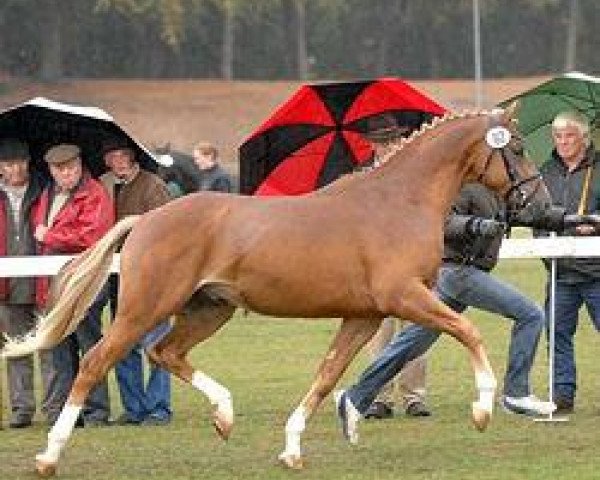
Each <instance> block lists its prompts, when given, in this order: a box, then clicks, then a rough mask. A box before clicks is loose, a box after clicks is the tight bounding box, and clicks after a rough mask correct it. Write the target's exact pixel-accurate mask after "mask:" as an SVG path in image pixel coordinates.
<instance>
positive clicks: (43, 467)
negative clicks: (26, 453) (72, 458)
mask: <svg viewBox="0 0 600 480" xmlns="http://www.w3.org/2000/svg"><path fill="white" fill-rule="evenodd" d="M35 471H36V473H37V474H38V476H40V477H42V478H49V477H53V476H54V475H56V463H48V462H45V461H43V460H39V459H38V460H36V461H35Z"/></svg>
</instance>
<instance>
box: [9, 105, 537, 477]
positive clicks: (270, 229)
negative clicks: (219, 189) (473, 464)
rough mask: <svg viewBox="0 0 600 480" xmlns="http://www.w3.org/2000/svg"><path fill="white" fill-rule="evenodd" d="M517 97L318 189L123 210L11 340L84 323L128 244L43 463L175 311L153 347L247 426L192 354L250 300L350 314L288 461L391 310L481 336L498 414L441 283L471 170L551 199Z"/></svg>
mask: <svg viewBox="0 0 600 480" xmlns="http://www.w3.org/2000/svg"><path fill="white" fill-rule="evenodd" d="M509 110H511V109H507V110H506V111H502V110H494V111H491V112H467V113H462V114H454V115H449V116H447V117H444V118H442V119H436V120H434V122H433V124H431V125H427V126H425V127H424V128H422V129H421V130H420V131H418V132H415V134H413V135H412V136H411V137H410V138H409V139H405V140H403V141H402V142H401V143H400V144H399V145H398V146H397V147H396V148H394V149H393V150H392V151H391V153H390V154H389V155H388V156H387V157H386V158H384V161H383V162H381V164H380V165H378V166H377V167H376V168H373V169H372V170H370V171H368V172H360V173H356V174H353V175H349V176H346V177H343V178H341V179H339V180H338V181H336V182H334V183H332V184H331V185H329V186H328V187H326V188H324V189H321V190H319V191H316V192H314V193H312V194H309V195H305V196H301V197H289V198H269V199H265V198H254V197H243V196H237V195H228V194H219V193H197V194H193V195H189V196H185V197H181V198H179V199H177V200H175V201H173V202H171V203H169V204H167V205H165V206H163V207H161V208H158V209H156V210H153V211H151V212H148V213H146V214H144V215H142V216H139V217H129V218H126V219H124V220H123V221H121V222H120V223H118V224H117V225H116V226H115V227H114V228H113V229H112V230H111V231H110V232H109V233H108V234H107V235H106V236H105V237H104V238H103V239H101V240H100V241H99V242H98V243H97V244H96V245H95V246H94V247H92V248H91V249H89V250H87V251H86V252H84V253H82V254H80V255H79V256H78V257H76V259H75V260H74V262H72V263H71V264H70V265H69V266H68V267H67V268H66V269H65V270H64V271H63V272H62V273H61V274H60V275H59V276H58V277H57V279H58V285H57V288H56V291H58V292H59V294H60V295H59V296H58V297H57V298H58V301H57V303H56V304H55V305H54V307H53V308H52V310H50V311H49V312H48V314H47V315H46V316H45V317H44V318H43V319H42V320H41V321H40V324H39V325H38V327H37V329H36V330H35V331H33V332H32V333H31V334H30V335H29V336H27V337H25V338H22V339H9V342H8V343H7V345H6V346H5V347H4V350H3V355H4V356H11V355H19V354H22V353H24V352H26V351H32V350H34V349H37V348H48V347H50V346H52V345H53V344H55V343H56V342H58V341H59V340H60V339H61V338H64V337H65V336H66V335H67V334H69V333H70V332H72V331H73V330H74V329H75V328H76V326H77V324H78V322H79V321H80V320H81V317H82V315H83V313H84V312H85V310H86V308H87V306H88V305H89V304H90V303H91V301H92V300H93V299H94V297H95V296H96V294H97V292H98V291H99V290H100V288H101V287H102V285H103V284H104V283H105V281H106V279H107V276H108V274H109V266H110V262H111V259H112V257H113V253H114V252H115V251H116V249H117V248H118V247H119V246H121V244H122V250H121V256H120V275H121V281H120V290H119V303H118V311H117V312H116V317H115V320H114V322H113V324H112V325H111V326H110V327H109V328H108V330H107V331H106V333H105V335H104V338H103V339H102V340H101V341H100V342H99V343H98V344H97V345H96V346H95V347H94V348H93V349H92V350H90V351H89V352H88V354H87V355H86V356H85V357H84V359H83V360H82V363H81V365H80V370H79V374H78V375H77V378H76V380H75V383H74V385H73V388H72V390H71V393H70V396H69V399H68V401H67V403H66V405H65V407H64V409H63V411H62V412H61V414H60V416H59V418H58V420H57V422H56V424H55V425H54V426H53V428H52V429H51V431H50V433H49V434H48V444H47V449H46V450H45V451H44V452H43V453H41V454H39V455H38V456H37V457H36V460H37V463H36V466H37V469H38V472H39V473H40V474H41V475H51V474H53V473H54V472H55V469H56V465H57V463H58V459H59V456H60V453H61V451H62V449H63V447H64V445H65V443H66V441H67V440H68V438H69V437H70V435H71V433H72V429H73V426H74V424H75V422H76V419H77V417H78V415H79V413H80V411H81V408H82V405H83V403H84V400H85V398H86V396H87V395H88V393H89V391H90V389H91V388H92V387H93V386H94V385H96V383H97V382H98V381H99V380H100V379H101V378H103V377H104V376H105V375H106V374H107V372H108V370H109V369H110V368H111V367H112V366H113V365H114V364H115V362H117V361H118V360H119V359H120V358H121V357H123V356H124V355H125V354H126V353H127V352H128V351H129V350H130V349H131V348H132V346H133V345H134V344H135V343H136V342H137V341H138V340H139V339H140V337H141V336H142V335H143V334H144V333H145V332H148V331H149V330H150V329H152V328H153V327H154V326H155V325H156V324H157V323H158V322H159V321H160V320H161V319H164V318H165V317H169V316H173V318H174V319H173V328H172V330H171V332H170V333H169V334H168V335H167V336H166V337H165V338H163V339H162V340H161V341H160V342H159V343H158V344H157V345H156V346H154V347H153V348H152V350H151V352H150V355H151V358H152V359H153V361H155V362H156V363H158V364H160V365H161V366H163V367H164V368H166V369H168V370H169V371H170V372H172V373H173V374H175V375H177V376H178V377H179V378H181V379H182V380H184V381H185V382H187V383H189V384H191V385H192V386H193V387H195V388H196V389H198V390H200V391H201V392H202V393H204V394H205V395H206V396H207V398H208V400H209V401H210V402H211V403H212V404H213V405H214V413H213V417H214V424H215V427H216V429H217V431H218V433H219V434H220V435H221V437H223V438H227V437H228V435H229V434H230V431H231V428H232V426H233V404H232V400H231V395H230V392H229V390H228V389H227V388H225V387H224V386H223V385H221V384H219V383H218V382H216V381H215V380H213V379H212V378H211V377H210V376H208V375H207V374H206V373H204V372H202V371H200V370H196V369H195V368H194V367H193V366H192V365H190V363H188V361H187V360H186V356H187V354H188V352H189V351H190V349H191V348H192V347H194V346H195V345H196V344H198V343H199V342H201V341H203V340H205V339H207V338H208V337H210V336H211V335H213V334H214V333H215V332H216V331H217V330H218V329H219V328H221V327H222V326H223V325H224V324H225V323H226V322H227V321H228V320H229V319H230V318H231V316H232V315H233V313H234V311H235V309H236V307H241V308H244V309H248V310H252V311H255V312H259V313H262V314H266V315H275V316H278V317H294V318H296V317H305V318H323V317H342V318H343V321H342V322H341V325H340V329H339V331H338V333H337V335H336V336H335V338H334V339H333V342H332V344H331V346H330V348H329V350H328V352H327V354H326V356H325V358H324V360H323V361H322V363H321V365H320V366H319V368H318V371H317V373H316V376H315V379H314V381H313V384H312V385H311V386H310V388H309V390H308V392H307V393H306V395H305V396H304V398H303V399H302V401H301V402H300V404H299V405H298V406H297V407H296V409H295V410H294V411H293V413H292V414H291V416H290V417H289V419H288V421H287V423H286V427H285V431H286V441H285V449H284V451H283V452H282V453H281V454H280V456H279V459H280V461H281V462H282V463H283V464H284V465H286V466H288V467H292V468H299V467H301V466H302V462H303V459H302V453H301V434H302V433H303V431H304V429H305V424H306V421H307V420H308V419H309V418H310V417H311V416H312V414H313V413H314V411H315V409H316V408H317V407H318V406H319V404H320V403H321V402H322V400H323V399H324V398H325V397H326V396H327V395H328V394H329V393H330V392H331V390H332V388H333V387H334V386H335V384H336V382H337V381H338V379H339V378H340V376H341V375H342V373H343V372H344V370H345V369H346V367H347V366H348V364H349V362H350V361H351V360H352V359H353V358H354V356H355V355H356V353H357V352H358V351H359V350H360V349H361V347H362V346H363V345H364V344H365V342H367V341H368V340H369V339H370V338H371V336H372V335H373V334H374V332H375V331H376V330H377V328H378V327H379V324H380V322H381V319H382V318H383V317H385V316H395V317H401V318H403V319H408V320H411V321H414V322H417V323H421V324H424V325H427V326H428V327H432V328H436V329H439V330H442V331H444V332H446V333H448V334H450V335H452V336H453V337H455V338H456V339H457V340H458V341H459V342H460V343H462V344H463V345H464V346H465V347H466V348H467V350H468V352H469V355H470V359H471V363H472V367H473V369H474V373H475V380H476V386H477V389H478V393H479V398H478V400H477V401H476V402H474V403H473V422H474V423H475V425H476V427H477V428H478V429H480V430H483V429H484V428H485V427H486V426H487V424H488V422H489V420H490V418H491V414H492V406H493V397H494V391H495V388H496V380H495V377H494V374H493V372H492V368H491V366H490V363H489V361H488V357H487V355H486V352H485V350H484V347H483V343H482V339H481V336H480V334H479V332H478V330H477V329H476V328H475V327H474V326H473V325H472V324H471V322H469V321H468V320H467V318H465V317H463V316H462V315H460V314H458V313H456V312H454V311H453V310H452V309H450V308H449V307H447V306H445V305H444V304H443V303H441V302H440V301H439V300H438V299H437V298H436V297H435V295H434V294H433V293H432V291H431V287H432V285H433V283H434V281H435V277H436V272H437V270H438V267H439V265H440V262H441V255H442V246H443V231H442V229H443V223H444V219H445V217H446V214H447V213H448V211H449V208H450V206H451V202H452V201H453V199H454V198H455V197H456V196H457V193H458V191H459V189H460V187H461V185H462V183H463V182H465V181H480V182H482V183H484V184H485V185H487V186H488V187H490V188H491V189H493V190H495V191H496V192H498V193H499V194H500V195H504V196H505V197H506V198H507V201H508V202H509V204H510V205H512V206H513V207H515V208H522V207H525V206H527V205H530V204H537V205H538V206H539V204H540V203H543V204H544V205H546V204H547V203H548V200H549V199H548V196H547V191H546V189H545V187H544V186H543V183H542V182H541V180H540V178H539V175H538V173H537V170H536V169H535V167H534V166H533V164H531V163H530V162H529V161H527V160H525V159H523V158H522V149H520V148H519V145H518V144H519V141H518V139H517V138H516V136H515V135H514V126H513V125H512V123H511V121H510V116H511V113H510V112H509ZM511 111H512V110H511ZM511 132H512V133H513V135H512V140H511V141H510V143H509V139H510V137H511ZM126 236H127V238H126V239H125V241H124V243H123V239H124V238H125V237H126ZM267 348H268V347H267Z"/></svg>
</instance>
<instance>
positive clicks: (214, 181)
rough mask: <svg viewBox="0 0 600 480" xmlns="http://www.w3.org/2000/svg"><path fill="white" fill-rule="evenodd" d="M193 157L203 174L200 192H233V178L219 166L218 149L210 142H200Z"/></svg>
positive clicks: (199, 187) (199, 186)
mask: <svg viewBox="0 0 600 480" xmlns="http://www.w3.org/2000/svg"><path fill="white" fill-rule="evenodd" d="M193 156H194V162H196V165H197V166H198V168H199V169H200V174H201V177H200V183H199V185H198V190H211V191H215V192H232V191H233V182H232V180H231V176H230V175H229V174H228V173H227V172H226V171H225V170H224V169H223V167H221V165H219V152H218V150H217V147H215V146H214V145H213V144H212V143H209V142H199V143H198V144H196V146H195V147H194V150H193Z"/></svg>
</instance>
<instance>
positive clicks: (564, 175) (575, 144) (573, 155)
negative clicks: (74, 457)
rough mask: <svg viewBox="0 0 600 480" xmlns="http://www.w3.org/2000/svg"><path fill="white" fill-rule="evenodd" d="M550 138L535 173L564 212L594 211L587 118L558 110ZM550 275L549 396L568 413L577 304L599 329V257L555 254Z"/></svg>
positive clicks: (598, 172) (598, 196)
mask: <svg viewBox="0 0 600 480" xmlns="http://www.w3.org/2000/svg"><path fill="white" fill-rule="evenodd" d="M552 139H553V142H554V145H555V149H554V150H553V152H552V155H551V157H550V159H549V160H548V161H547V162H546V163H545V164H544V165H543V166H542V168H541V173H542V175H543V178H544V181H545V182H546V185H547V186H548V190H549V191H550V196H551V197H552V200H553V203H554V204H555V205H559V206H561V207H563V208H564V209H565V210H566V212H567V213H569V214H575V213H577V214H579V215H584V214H596V213H598V212H600V169H599V166H600V164H599V162H600V155H599V154H598V153H596V152H595V151H594V147H593V145H592V144H591V141H590V126H589V122H588V120H587V118H586V117H585V116H584V115H582V114H580V113H578V112H574V111H567V112H563V113H560V114H559V115H557V116H556V118H555V119H554V121H553V123H552ZM538 233H539V234H542V235H543V234H544V232H538ZM599 234H600V232H599V231H598V229H597V227H594V226H593V225H578V226H577V227H575V228H571V229H566V230H565V231H564V232H563V235H577V236H580V235H585V236H590V235H599ZM546 263H547V262H546ZM556 277H557V278H556V297H555V298H556V301H555V319H556V323H555V327H556V328H555V347H554V355H555V364H554V365H555V368H554V380H553V383H554V385H553V387H554V392H555V394H554V398H555V400H556V405H557V411H558V412H560V413H571V412H572V411H573V409H574V404H575V392H576V368H575V356H574V346H573V336H574V335H575V330H576V328H577V322H578V314H579V310H580V308H581V306H582V305H584V304H585V306H586V308H587V310H588V312H589V314H590V318H591V320H592V322H593V324H594V326H595V327H596V330H600V258H572V257H571V258H561V259H559V260H557V269H556ZM548 287H549V285H548ZM547 291H549V288H548V289H547ZM548 297H549V295H547V296H546V298H547V300H546V308H547V309H548V307H549V302H548Z"/></svg>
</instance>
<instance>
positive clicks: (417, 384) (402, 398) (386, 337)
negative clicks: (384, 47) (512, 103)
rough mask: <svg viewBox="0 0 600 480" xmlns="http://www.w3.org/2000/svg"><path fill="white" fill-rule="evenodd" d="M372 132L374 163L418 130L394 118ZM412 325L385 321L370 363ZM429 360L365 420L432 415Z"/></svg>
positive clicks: (398, 380)
mask: <svg viewBox="0 0 600 480" xmlns="http://www.w3.org/2000/svg"><path fill="white" fill-rule="evenodd" d="M368 127H369V132H368V133H367V134H365V137H366V138H367V139H368V140H369V141H371V143H372V145H373V160H374V162H375V163H376V162H377V161H378V160H380V159H382V158H383V157H384V156H385V155H386V154H387V153H388V152H389V151H390V148H392V147H393V145H394V143H395V142H396V141H398V140H399V139H400V138H402V137H407V136H408V135H410V133H412V132H413V131H414V129H415V128H416V127H418V125H416V126H415V128H410V127H402V128H401V127H399V126H398V124H397V122H396V119H395V118H394V116H393V115H391V114H386V115H381V116H378V117H374V118H372V119H370V121H369V123H368ZM408 325H410V323H409V322H404V321H402V320H398V319H395V318H391V317H389V318H385V319H384V320H383V322H382V324H381V327H380V328H379V330H378V331H377V333H376V334H375V335H374V336H373V338H372V339H371V341H370V342H369V343H368V344H367V350H368V352H369V355H370V357H371V361H375V360H376V359H377V358H378V357H379V355H380V354H381V352H382V351H383V350H384V349H385V347H386V346H387V345H388V344H389V343H390V342H391V340H392V338H393V337H394V334H395V333H396V332H398V331H400V330H402V329H404V328H406V327H407V326H408ZM426 383H427V356H426V355H421V356H419V357H417V358H415V359H413V360H411V361H410V362H408V363H407V364H406V365H405V366H404V367H403V368H402V369H401V370H400V371H399V372H398V374H397V375H395V376H394V377H393V378H392V379H391V380H390V381H389V382H388V383H387V384H386V385H384V386H383V387H382V388H381V390H380V391H379V393H378V394H377V397H376V398H375V401H373V403H372V404H371V405H370V406H369V408H368V410H367V411H366V412H365V415H364V416H365V418H367V419H369V418H373V419H384V418H390V417H392V416H393V415H394V407H395V406H396V405H397V404H401V405H402V407H403V409H404V412H405V413H406V415H408V416H411V417H428V416H429V415H431V411H430V410H429V408H428V407H427V404H426V402H425V397H426V395H427V385H426Z"/></svg>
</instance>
